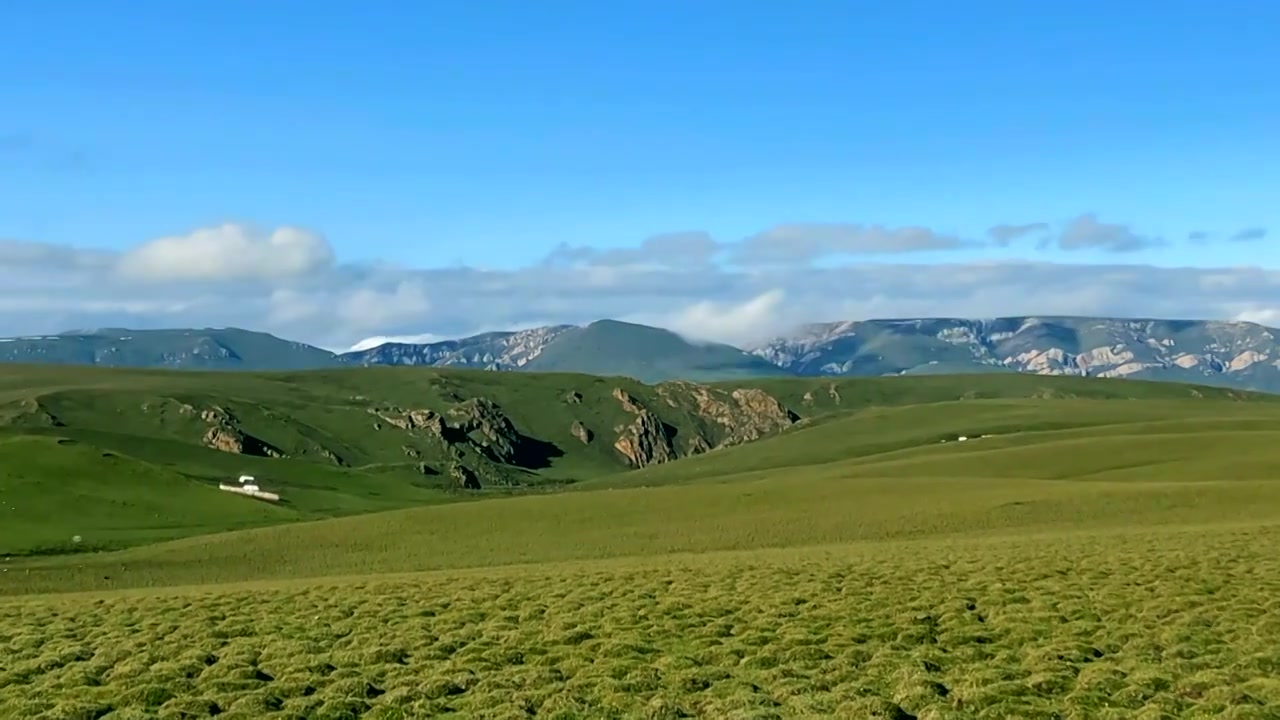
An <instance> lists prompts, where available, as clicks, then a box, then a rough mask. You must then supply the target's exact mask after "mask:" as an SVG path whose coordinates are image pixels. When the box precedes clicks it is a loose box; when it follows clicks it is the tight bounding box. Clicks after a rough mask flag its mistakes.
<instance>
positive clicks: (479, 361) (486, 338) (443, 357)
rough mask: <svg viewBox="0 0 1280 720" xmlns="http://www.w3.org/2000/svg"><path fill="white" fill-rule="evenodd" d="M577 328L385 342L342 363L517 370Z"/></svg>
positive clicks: (345, 357)
mask: <svg viewBox="0 0 1280 720" xmlns="http://www.w3.org/2000/svg"><path fill="white" fill-rule="evenodd" d="M575 329H577V328H576V327H575V326H573V325H551V326H548V327H540V328H533V329H532V330H519V331H515V332H489V333H483V334H481V335H472V336H471V337H465V338H461V339H458V340H442V341H439V342H432V343H420V344H415V343H394V342H389V343H383V344H382V345H378V346H376V347H371V348H367V349H364V350H355V351H352V352H347V353H343V354H342V356H341V357H342V360H343V362H346V363H352V364H355V365H433V366H437V367H464V368H479V369H483V370H518V369H520V368H522V367H524V366H525V365H527V364H528V363H529V361H530V360H532V359H533V358H535V357H537V356H538V354H539V353H541V352H542V350H543V349H544V348H545V347H547V345H548V344H550V343H551V342H553V341H554V340H555V339H556V338H558V337H560V336H561V335H563V334H564V333H566V332H568V331H570V330H575Z"/></svg>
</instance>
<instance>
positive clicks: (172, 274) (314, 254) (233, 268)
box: [116, 223, 334, 282]
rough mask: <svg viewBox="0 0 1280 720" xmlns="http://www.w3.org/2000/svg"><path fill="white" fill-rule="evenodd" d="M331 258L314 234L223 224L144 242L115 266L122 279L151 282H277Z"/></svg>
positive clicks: (305, 272) (328, 262)
mask: <svg viewBox="0 0 1280 720" xmlns="http://www.w3.org/2000/svg"><path fill="white" fill-rule="evenodd" d="M333 260H334V257H333V249H332V248H330V247H329V243H328V241H327V240H325V239H324V237H323V236H321V235H318V234H316V233H313V232H310V231H307V230H303V229H301V228H296V227H280V228H276V229H275V230H273V231H271V232H269V233H264V232H262V231H259V230H258V229H256V228H253V227H249V226H245V225H237V224H231V223H228V224H224V225H220V226H218V227H212V228H205V229H201V230H196V231H194V232H192V233H189V234H187V235H177V236H173V237H163V238H157V239H155V240H151V241H149V242H145V243H143V244H141V245H139V246H137V247H135V248H133V249H132V250H130V251H128V252H126V253H125V254H124V255H122V256H121V257H120V258H119V261H118V262H117V266H116V267H117V269H118V271H119V272H120V274H121V275H123V276H125V277H127V278H131V279H138V280H146V281H150V282H169V281H182V280H212V281H219V280H276V279H281V278H291V277H298V276H303V275H308V274H311V273H315V272H318V271H321V270H324V269H327V268H328V267H330V266H332V265H333Z"/></svg>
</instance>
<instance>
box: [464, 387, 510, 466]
mask: <svg viewBox="0 0 1280 720" xmlns="http://www.w3.org/2000/svg"><path fill="white" fill-rule="evenodd" d="M449 416H450V417H451V418H454V419H455V420H456V423H455V424H454V427H455V428H456V429H457V430H458V432H460V433H461V434H463V435H465V436H466V437H467V438H468V439H469V440H470V441H471V444H472V445H474V446H475V447H476V449H477V450H479V451H480V452H481V453H483V454H484V455H485V456H487V457H488V458H489V459H491V460H493V461H495V462H500V463H505V464H508V465H516V464H519V460H520V450H521V444H522V442H523V440H524V436H523V435H521V434H520V432H519V431H517V430H516V426H515V424H514V423H512V422H511V418H509V417H507V416H506V415H505V414H503V412H502V409H501V408H499V407H498V405H497V404H496V403H494V402H493V401H492V400H489V399H488V398H483V397H478V398H471V399H470V400H464V401H463V402H462V403H461V404H459V405H456V406H454V407H452V408H450V409H449Z"/></svg>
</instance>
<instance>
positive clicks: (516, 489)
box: [0, 365, 1280, 555]
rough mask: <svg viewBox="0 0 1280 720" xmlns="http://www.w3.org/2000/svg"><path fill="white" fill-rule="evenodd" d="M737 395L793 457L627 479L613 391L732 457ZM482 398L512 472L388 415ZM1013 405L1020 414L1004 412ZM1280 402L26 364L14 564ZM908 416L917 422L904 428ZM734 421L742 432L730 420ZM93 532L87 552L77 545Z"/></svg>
mask: <svg viewBox="0 0 1280 720" xmlns="http://www.w3.org/2000/svg"><path fill="white" fill-rule="evenodd" d="M739 387H748V388H757V389H760V390H763V391H764V392H765V393H767V394H768V395H769V396H770V397H774V398H776V399H777V400H778V401H779V402H780V403H781V404H782V406H784V407H786V408H788V409H789V410H791V411H793V412H794V413H795V414H796V415H798V416H799V417H800V418H801V422H800V423H799V426H798V427H797V428H796V429H795V432H797V433H799V434H798V435H797V437H803V438H807V439H806V440H800V441H797V442H795V443H790V444H785V447H788V448H790V450H787V451H785V452H784V453H783V454H782V455H780V456H777V457H775V458H773V459H771V460H770V459H767V458H764V457H763V454H768V453H771V452H773V448H777V447H783V445H778V444H777V443H774V444H769V445H766V446H763V448H762V449H760V450H755V451H753V452H754V454H749V455H743V454H736V451H735V453H723V452H715V453H711V454H708V455H707V456H705V458H702V459H693V460H689V461H682V462H680V463H675V464H672V465H670V466H668V467H670V468H672V469H671V470H662V471H661V472H657V473H638V474H622V473H623V471H625V470H627V464H626V463H625V462H624V460H623V457H622V456H621V455H620V454H619V453H618V451H617V450H616V449H615V448H614V446H613V444H614V439H615V437H616V436H617V428H619V427H622V426H625V425H627V424H628V423H631V422H633V421H634V420H635V417H634V416H633V415H632V414H630V413H629V412H627V411H626V410H625V409H624V408H623V406H622V405H621V404H620V403H619V401H618V400H617V399H616V397H614V394H613V393H614V391H615V390H622V391H624V392H626V393H628V394H629V395H630V396H632V397H633V398H635V399H636V401H637V402H639V403H641V404H643V405H644V406H645V407H647V408H649V409H651V410H652V411H653V412H654V413H656V414H657V417H658V418H659V419H660V420H661V422H662V423H663V424H664V425H665V426H666V427H668V428H669V429H670V432H671V433H672V434H673V436H674V442H675V445H676V446H677V447H678V448H680V449H681V452H684V449H686V448H688V447H689V442H688V441H689V439H690V438H692V437H695V436H696V437H700V438H704V439H706V440H707V441H708V443H709V444H710V445H716V444H719V443H721V442H724V441H725V440H726V439H727V438H729V437H730V436H731V435H732V434H733V433H734V432H738V433H741V431H743V430H744V429H746V430H750V429H752V427H753V424H755V425H760V418H758V417H753V416H752V415H751V413H750V412H747V411H745V410H743V409H742V408H739V407H737V406H734V407H733V408H731V410H732V411H733V414H731V415H727V416H722V417H720V418H718V419H717V418H712V417H709V416H708V415H706V414H704V413H702V412H700V410H701V408H700V406H699V402H698V399H697V397H695V393H696V392H699V391H700V389H709V391H714V392H717V393H721V394H722V395H725V396H726V397H727V394H728V392H729V391H732V390H734V389H737V388H739ZM477 398H483V399H486V400H490V401H493V402H494V403H496V405H497V406H498V407H499V408H500V409H501V412H502V413H503V414H504V416H505V417H506V418H507V419H509V420H510V422H511V423H512V426H513V428H514V430H515V433H516V434H517V435H518V436H519V437H514V436H513V437H512V439H513V440H520V441H522V447H524V448H527V449H526V450H523V451H522V452H521V453H519V454H518V457H512V458H505V459H502V461H494V460H493V459H491V458H488V457H485V456H484V454H483V453H482V452H480V450H483V448H478V447H476V446H472V445H465V444H464V445H462V446H455V448H454V449H456V448H457V447H462V451H461V452H460V453H459V454H457V455H452V454H450V453H449V452H447V450H449V448H446V447H445V446H444V445H442V444H441V443H439V442H437V441H436V440H435V439H433V438H431V437H427V436H424V435H423V434H422V433H420V432H408V431H404V430H402V429H400V428H397V427H393V426H391V425H390V424H389V423H388V422H387V421H385V420H383V419H382V418H381V417H379V416H375V415H373V414H371V411H376V412H383V413H384V414H386V413H387V412H388V411H387V408H398V409H400V410H407V409H426V410H432V411H435V412H438V413H447V412H448V410H449V409H450V408H456V407H458V406H459V404H460V403H463V402H465V401H466V400H469V399H471V400H474V399H477ZM1037 398H1062V399H1075V400H1077V401H1079V403H1078V407H1079V408H1080V409H1078V410H1071V411H1069V412H1066V413H1063V414H1062V416H1061V417H1049V416H1047V415H1044V414H1043V412H1042V411H1041V410H1037V409H1036V408H1037V407H1040V405H1042V403H1040V404H1037V403H1038V402H1039V401H1038V400H1036V401H1035V402H1031V403H1030V404H1028V405H1022V406H1019V405H1017V403H1016V402H1015V401H1017V400H1023V401H1026V400H1028V399H1037ZM1001 399H1005V400H1009V401H1010V402H1013V403H1014V404H1012V405H1000V404H999V402H998V401H1000V400H1001ZM1118 399H1130V400H1142V401H1143V402H1141V403H1125V404H1123V405H1122V404H1116V403H1104V404H1102V405H1098V404H1097V403H1094V406H1093V407H1094V409H1092V410H1090V409H1087V408H1088V407H1089V404H1088V402H1087V401H1090V400H1097V401H1101V400H1108V401H1109V400H1118ZM570 400H572V402H570ZM1156 400H1159V401H1161V402H1164V403H1166V404H1165V405H1163V406H1159V405H1157V404H1153V403H1154V402H1155V401H1156ZM1278 400H1280V397H1275V396H1266V395H1252V394H1249V393H1241V392H1234V391H1229V390H1217V389H1210V388H1194V387H1191V386H1181V385H1172V384H1158V383H1136V382H1134V383H1126V382H1116V381H1099V380H1092V381H1091V380H1083V379H1080V378H1041V377H1032V376H1024V375H1009V376H971V377H961V378H951V377H925V378H918V379H911V380H902V379H892V378H890V379H854V380H840V381H832V380H826V379H803V380H801V379H756V380H750V381H743V382H742V383H731V384H724V385H718V386H692V385H687V384H670V385H665V386H658V387H653V386H648V385H643V384H640V383H638V382H635V381H632V380H626V379H622V378H600V377H587V376H582V375H570V374H534V373H527V374H526V373H521V374H515V373H488V372H479V371H439V370H434V369H419V368H370V369H361V370H338V371H312V372H292V373H285V372H278V373H226V372H218V373H197V372H164V371H154V370H125V369H115V370H109V369H102V368H83V367H76V368H66V367H50V366H19V365H10V366H6V372H5V373H4V374H2V375H0V554H5V555H47V554H62V553H68V552H73V551H78V552H84V551H92V550H113V549H120V548H124V547H130V546H137V545H146V544H150V543H154V542H158V541H162V540H171V539H178V538H184V537H191V536H198V535H204V534H208V533H212V532H218V531H226V530H236V529H242V528H250V527H260V526H267V525H279V524H286V523H295V522H301V521H310V520H317V519H323V518H333V517H342V516H350V515H358V514H363V513H370V512H378V511H386V510H394V509H399V508H412V507H421V506H424V505H433V504H441V503H453V502H457V501H461V500H473V499H483V498H487V497H492V496H495V495H496V496H503V495H509V494H513V493H526V492H530V491H543V490H547V489H559V488H563V487H565V486H569V485H573V486H578V485H580V486H582V487H584V488H589V487H604V486H608V487H622V486H627V485H634V484H638V483H649V482H659V478H661V477H665V478H667V479H668V480H667V481H676V480H680V479H687V478H690V477H703V478H705V477H710V476H712V475H725V474H726V473H727V472H728V471H729V470H731V469H735V468H736V469H737V470H742V471H746V470H751V469H756V470H759V469H767V468H770V467H796V466H798V465H812V464H814V463H815V462H818V461H819V460H820V459H822V458H827V459H829V460H830V459H842V458H843V459H847V458H850V457H854V456H866V455H869V454H874V453H877V452H882V451H884V450H886V449H893V448H911V447H916V446H918V445H920V444H921V443H924V442H932V441H933V440H934V439H936V437H935V436H937V435H938V433H942V434H945V433H953V432H957V431H958V432H970V433H971V434H973V433H975V432H977V431H979V430H980V429H981V428H982V427H987V428H988V429H991V428H994V429H996V430H998V429H1001V428H1003V429H1004V430H1005V431H1008V430H1013V429H1020V430H1022V431H1030V430H1032V429H1035V428H1037V427H1039V428H1050V427H1058V428H1062V427H1079V426H1081V425H1082V424H1087V423H1093V424H1098V423H1107V422H1114V421H1115V420H1113V419H1112V417H1113V413H1115V412H1117V411H1123V412H1127V413H1128V415H1126V416H1125V418H1127V420H1129V421H1131V422H1137V421H1138V420H1141V419H1143V418H1145V419H1147V420H1151V419H1160V418H1162V417H1166V416H1168V417H1178V416H1184V417H1199V418H1208V417H1211V416H1214V415H1215V413H1216V415H1217V416H1222V415H1223V414H1224V413H1225V414H1226V415H1227V416H1230V417H1232V418H1236V417H1238V416H1239V415H1240V413H1241V412H1243V410H1242V409H1241V408H1242V406H1247V407H1248V411H1249V412H1252V413H1255V414H1256V413H1263V414H1265V413H1266V412H1268V411H1269V409H1271V408H1277V409H1280V402H1277V401H1278ZM1148 401H1150V402H1148ZM939 403H943V404H942V405H939ZM975 403H976V404H975ZM1178 403H1191V404H1190V405H1185V406H1184V405H1180V404H1178ZM1129 406H1132V407H1129ZM895 407H897V408H902V410H903V412H902V413H897V414H895V411H894V408H895ZM1058 407H1066V406H1058ZM1217 408H1220V409H1217ZM215 409H216V410H217V411H218V412H222V413H225V414H226V415H227V416H229V417H233V418H234V428H233V429H234V430H235V431H236V432H239V433H242V434H243V435H244V436H246V442H248V440H249V439H252V440H253V442H254V443H258V444H261V445H263V446H269V447H271V448H274V449H275V450H276V451H278V453H279V454H282V455H285V456H286V457H283V458H279V457H275V458H273V457H264V456H262V455H261V454H254V453H253V452H251V451H250V450H249V449H246V452H242V453H228V452H221V451H219V450H215V449H211V448H209V447H206V446H204V445H203V444H202V443H201V439H202V436H203V435H204V434H205V433H206V432H207V431H208V430H209V424H208V422H207V421H206V420H204V419H203V418H202V417H201V415H202V414H203V413H205V412H212V411H214V410H215ZM939 413H940V414H939ZM957 413H958V414H957ZM1037 413H1041V414H1040V415H1037ZM1166 414H1168V415H1166ZM1086 415H1087V416H1088V417H1086ZM725 418H727V419H728V420H729V421H730V425H725V424H724V423H723V422H721V420H724V419H725ZM922 419H923V420H924V422H925V424H923V425H922V424H921V421H922ZM836 421H840V422H844V423H847V424H844V425H838V424H832V423H835V422H836ZM980 421H981V422H980ZM733 423H736V425H734V424H733ZM982 423H986V424H985V425H982ZM1001 423H1003V425H1001ZM575 424H578V425H581V426H582V427H585V428H588V429H590V430H591V431H592V432H593V433H594V435H595V437H594V438H593V439H592V441H591V442H589V443H583V442H581V441H580V440H579V439H578V438H576V437H575V436H574V435H573V433H572V429H573V428H574V426H575ZM804 426H808V427H807V429H806V428H805V427H804ZM820 427H821V428H825V429H819V428H820ZM922 428H931V430H930V431H929V432H921V429H922ZM801 430H803V433H800V432H799V431H801ZM993 431H994V430H993ZM930 432H931V433H933V434H932V435H931V434H930ZM824 433H825V434H824ZM766 434H767V433H766ZM743 437H751V435H743ZM454 464H461V465H464V466H466V467H468V468H470V469H472V470H474V471H475V472H476V473H478V474H480V475H481V476H482V478H483V481H482V485H483V487H482V489H481V490H479V491H473V490H469V491H466V492H459V491H458V488H457V486H456V482H455V481H454V480H453V479H452V478H451V476H450V474H449V468H450V467H451V466H452V465H454ZM712 466H714V467H712ZM679 468H683V469H679ZM658 469H659V470H660V469H661V468H658ZM242 473H248V474H252V475H255V476H256V477H258V478H259V479H260V481H261V482H262V483H263V484H264V485H265V486H266V487H267V488H268V489H271V490H274V491H277V492H279V493H280V494H281V495H282V497H283V502H281V503H280V504H278V505H276V506H271V507H266V506H263V505H262V504H261V503H259V502H257V501H253V500H247V499H245V498H238V497H228V496H226V495H225V494H224V493H220V492H219V491H218V490H217V485H218V483H219V482H225V481H228V480H230V479H232V478H234V477H236V476H238V475H240V474H242ZM162 488H163V491H162V490H161V489H162ZM76 536H79V537H81V542H80V543H73V542H72V538H74V537H76Z"/></svg>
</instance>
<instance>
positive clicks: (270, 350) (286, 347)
mask: <svg viewBox="0 0 1280 720" xmlns="http://www.w3.org/2000/svg"><path fill="white" fill-rule="evenodd" d="M0 362H9V363H41V364H46V363H47V364H58V365H100V366H105V367H147V368H175V369H188V370H300V369H309V368H324V367H337V366H339V365H341V364H342V363H341V361H340V360H339V359H338V357H337V356H336V355H334V354H333V353H331V352H329V351H328V350H321V349H320V348H317V347H312V346H311V345H306V344H303V343H300V342H293V341H290V340H282V339H280V338H278V337H276V336H274V335H268V334H267V333H260V332H252V331H250V330H241V329H239V328H220V329H214V328H205V329H173V330H127V329H124V328H101V329H97V330H73V331H69V332H65V333H60V334H58V335H41V336H27V337H11V338H0Z"/></svg>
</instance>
